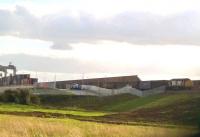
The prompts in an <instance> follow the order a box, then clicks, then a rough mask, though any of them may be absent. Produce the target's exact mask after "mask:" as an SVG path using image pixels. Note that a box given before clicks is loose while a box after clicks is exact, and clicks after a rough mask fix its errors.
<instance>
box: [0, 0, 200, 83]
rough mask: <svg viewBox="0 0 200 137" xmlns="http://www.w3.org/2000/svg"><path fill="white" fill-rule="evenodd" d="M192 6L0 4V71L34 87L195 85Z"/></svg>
mask: <svg viewBox="0 0 200 137" xmlns="http://www.w3.org/2000/svg"><path fill="white" fill-rule="evenodd" d="M199 5H200V1H199V0H181V1H180V0H0V64H1V65H7V64H8V63H9V62H12V63H13V64H14V65H16V66H17V68H18V73H30V74H31V75H32V77H38V78H39V80H40V81H52V80H55V79H56V80H67V79H82V78H94V77H109V76H121V75H138V76H139V77H140V78H141V79H142V80H157V79H171V78H185V77H188V78H191V79H200V63H198V59H199V58H200V54H199V53H200V25H199V24H200V8H199Z"/></svg>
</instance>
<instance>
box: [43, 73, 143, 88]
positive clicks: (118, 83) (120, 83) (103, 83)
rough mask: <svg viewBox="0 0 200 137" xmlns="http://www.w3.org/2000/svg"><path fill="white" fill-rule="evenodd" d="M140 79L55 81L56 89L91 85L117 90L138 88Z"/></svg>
mask: <svg viewBox="0 0 200 137" xmlns="http://www.w3.org/2000/svg"><path fill="white" fill-rule="evenodd" d="M139 82H140V79H139V78H138V76H122V77H107V78H94V79H80V80H68V81H56V88H58V89H66V88H68V87H69V85H72V84H80V85H93V86H97V87H102V88H107V89H118V88H122V87H125V86H126V85H130V86H132V87H134V88H137V87H138V86H139ZM52 83H55V82H43V83H39V86H43V87H51V86H50V85H52Z"/></svg>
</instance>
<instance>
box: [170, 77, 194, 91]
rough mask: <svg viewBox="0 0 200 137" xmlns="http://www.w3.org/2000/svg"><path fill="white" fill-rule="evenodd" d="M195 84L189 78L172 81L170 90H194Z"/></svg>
mask: <svg viewBox="0 0 200 137" xmlns="http://www.w3.org/2000/svg"><path fill="white" fill-rule="evenodd" d="M192 87H193V82H192V80H190V79H188V78H184V79H171V80H170V81H169V89H192Z"/></svg>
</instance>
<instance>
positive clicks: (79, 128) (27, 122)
mask: <svg viewBox="0 0 200 137" xmlns="http://www.w3.org/2000/svg"><path fill="white" fill-rule="evenodd" d="M0 123H1V124H0V136H1V137H188V136H191V135H193V134H195V133H196V132H197V130H196V129H181V128H160V127H148V126H128V125H114V124H99V123H94V122H81V121H77V120H72V119H52V118H51V119H49V118H48V119H47V118H35V117H20V116H10V115H0Z"/></svg>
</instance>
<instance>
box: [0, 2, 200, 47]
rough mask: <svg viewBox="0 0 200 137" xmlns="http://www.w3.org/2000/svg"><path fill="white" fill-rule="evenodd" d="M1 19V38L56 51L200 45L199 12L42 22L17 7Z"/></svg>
mask: <svg viewBox="0 0 200 137" xmlns="http://www.w3.org/2000/svg"><path fill="white" fill-rule="evenodd" d="M0 19H1V22H0V35H13V36H17V37H22V38H30V39H40V40H44V41H50V42H53V43H54V45H53V48H56V49H59V48H61V49H69V45H70V44H73V43H80V42H86V43H93V42H97V41H102V40H111V41H118V42H128V43H132V44H138V45H148V44H155V45H166V44H184V45H200V38H199V36H200V26H199V24H200V14H198V13H196V12H185V13H182V14H177V15H171V16H160V15H154V14H149V13H142V12H125V13H121V14H118V15H116V16H113V17H112V18H106V19H96V18H95V17H94V16H91V15H89V14H84V13H81V14H80V15H79V16H78V17H74V16H70V15H68V14H65V13H62V14H52V15H47V16H43V17H41V18H39V17H35V16H34V15H32V14H31V13H30V12H29V11H28V10H27V9H25V8H23V7H20V6H17V7H16V10H15V11H14V12H11V11H8V10H0Z"/></svg>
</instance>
